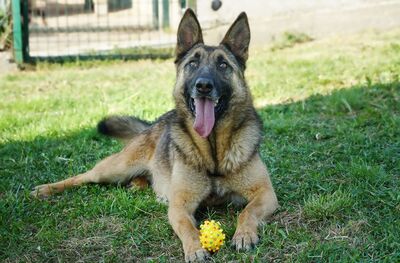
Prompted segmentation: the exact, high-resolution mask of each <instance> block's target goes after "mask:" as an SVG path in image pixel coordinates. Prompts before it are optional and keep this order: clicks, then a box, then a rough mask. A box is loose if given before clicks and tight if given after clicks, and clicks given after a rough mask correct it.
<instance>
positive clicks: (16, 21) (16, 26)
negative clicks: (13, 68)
mask: <svg viewBox="0 0 400 263" xmlns="http://www.w3.org/2000/svg"><path fill="white" fill-rule="evenodd" d="M22 4H23V5H22V11H23V12H21V3H20V0H12V19H13V43H14V58H15V62H17V63H18V64H22V63H24V62H27V61H28V57H29V52H28V19H29V18H28V1H27V0H23V1H22ZM21 15H23V18H22V19H21Z"/></svg>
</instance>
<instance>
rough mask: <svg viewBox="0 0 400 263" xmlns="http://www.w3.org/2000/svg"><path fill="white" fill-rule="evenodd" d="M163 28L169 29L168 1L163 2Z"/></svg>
mask: <svg viewBox="0 0 400 263" xmlns="http://www.w3.org/2000/svg"><path fill="white" fill-rule="evenodd" d="M162 3H163V16H162V18H163V27H164V28H168V27H169V0H163V2H162Z"/></svg>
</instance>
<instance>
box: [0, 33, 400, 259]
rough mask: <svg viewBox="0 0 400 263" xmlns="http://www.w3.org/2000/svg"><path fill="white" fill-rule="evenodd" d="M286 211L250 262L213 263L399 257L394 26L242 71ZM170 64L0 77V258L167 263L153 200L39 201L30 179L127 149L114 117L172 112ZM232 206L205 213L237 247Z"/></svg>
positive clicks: (398, 71) (116, 194)
mask: <svg viewBox="0 0 400 263" xmlns="http://www.w3.org/2000/svg"><path fill="white" fill-rule="evenodd" d="M246 76H247V80H248V83H249V86H250V87H251V90H252V92H253V95H254V100H255V104H256V106H257V109H258V112H259V114H260V115H261V116H262V119H263V122H264V129H265V137H264V141H263V144H262V146H261V156H262V159H263V160H264V161H265V163H266V164H267V166H268V168H269V170H270V173H271V177H272V180H273V183H274V186H275V188H276V192H277V195H278V199H279V201H280V205H281V207H280V209H279V210H278V211H277V212H276V213H275V215H274V216H273V217H272V218H270V219H268V221H267V223H266V224H265V225H263V226H262V227H260V235H261V242H260V244H259V245H258V247H257V248H256V249H254V250H253V251H251V252H249V253H237V252H235V251H234V250H233V249H232V248H230V246H229V245H227V246H224V247H223V249H222V250H221V251H220V252H219V253H217V254H215V255H214V256H213V260H215V261H216V262H226V261H239V262H253V261H255V262H266V261H285V262H292V261H295V262H339V261H341V262H354V261H358V262H373V261H387V262H399V261H400V234H399V233H400V220H399V218H400V184H399V183H400V182H399V176H400V30H398V29H397V30H392V31H389V32H385V33H377V32H367V33H363V34H358V35H353V36H347V37H335V38H330V39H325V40H318V41H311V42H307V43H302V44H296V45H294V46H292V45H284V46H282V48H274V47H273V46H264V47H253V48H252V51H251V55H250V60H249V63H248V70H247V73H246ZM174 77H175V72H174V65H173V60H172V59H169V60H142V61H129V62H116V61H114V62H110V61H108V62H84V63H70V64H64V65H57V64H53V65H48V64H39V65H38V66H37V67H36V68H35V70H29V71H23V72H19V73H14V74H8V75H2V76H0V98H1V100H0V116H1V117H0V244H1V246H0V261H2V262H99V261H100V262H121V261H123V262H136V261H142V262H143V261H145V262H148V261H150V262H151V261H153V262H168V261H171V262H175V261H181V260H182V259H183V251H182V249H181V245H180V241H179V240H178V238H177V237H176V236H175V235H174V233H173V230H172V228H171V227H170V225H169V224H168V219H167V213H166V212H167V207H166V206H165V205H162V204H159V203H157V201H156V198H155V195H154V194H153V193H152V191H151V190H150V189H149V190H144V191H139V190H132V189H126V188H123V187H114V186H101V185H88V186H85V187H82V188H79V189H73V190H68V191H66V192H65V193H63V194H61V195H57V196H54V197H51V198H48V199H46V200H36V199H32V198H30V197H29V192H30V190H31V189H32V187H33V186H35V185H37V184H42V183H47V182H52V181H57V180H60V179H63V178H66V177H68V176H70V175H73V174H77V173H80V172H83V171H86V170H87V169H90V168H91V167H93V166H94V164H95V163H96V162H97V161H99V160H100V159H102V158H104V157H105V156H107V155H109V154H111V153H114V152H117V151H118V150H120V149H121V148H122V145H121V144H120V143H119V142H117V141H115V140H110V139H108V138H105V137H103V136H100V135H98V134H97V133H96V130H95V126H96V123H97V122H98V121H99V120H100V119H101V118H103V117H104V116H106V115H109V114H134V115H137V116H139V117H141V118H145V119H148V120H153V119H155V118H156V117H157V116H159V115H160V114H162V113H163V112H165V111H167V110H169V109H171V108H172V107H173V104H172V95H171V91H172V87H173V83H174ZM239 212H240V210H238V209H236V208H234V207H232V206H230V205H228V206H227V207H222V208H209V209H208V210H206V211H203V212H202V213H200V214H199V219H200V220H203V219H205V218H211V219H216V220H219V221H220V222H221V223H222V226H223V228H224V230H225V232H226V233H227V238H228V239H229V238H231V237H232V235H233V233H234V230H235V225H236V218H237V215H238V213H239Z"/></svg>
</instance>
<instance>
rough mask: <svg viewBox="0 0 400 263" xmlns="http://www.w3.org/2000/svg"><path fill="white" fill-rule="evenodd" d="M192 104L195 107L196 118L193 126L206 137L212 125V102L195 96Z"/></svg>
mask: <svg viewBox="0 0 400 263" xmlns="http://www.w3.org/2000/svg"><path fill="white" fill-rule="evenodd" d="M194 105H195V107H196V119H195V120H194V125H193V128H194V129H195V131H197V133H198V134H199V135H200V136H201V137H203V138H206V137H208V135H210V133H211V130H212V128H213V127H214V122H215V116H214V102H213V101H212V100H209V99H206V98H197V99H194Z"/></svg>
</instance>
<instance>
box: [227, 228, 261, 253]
mask: <svg viewBox="0 0 400 263" xmlns="http://www.w3.org/2000/svg"><path fill="white" fill-rule="evenodd" d="M258 241H259V238H258V236H257V233H256V232H252V231H236V233H235V235H234V236H233V238H232V246H233V247H235V248H236V250H238V251H240V250H250V249H252V248H254V247H255V246H256V245H257V243H258Z"/></svg>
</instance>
